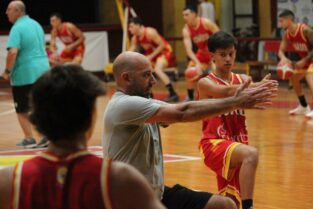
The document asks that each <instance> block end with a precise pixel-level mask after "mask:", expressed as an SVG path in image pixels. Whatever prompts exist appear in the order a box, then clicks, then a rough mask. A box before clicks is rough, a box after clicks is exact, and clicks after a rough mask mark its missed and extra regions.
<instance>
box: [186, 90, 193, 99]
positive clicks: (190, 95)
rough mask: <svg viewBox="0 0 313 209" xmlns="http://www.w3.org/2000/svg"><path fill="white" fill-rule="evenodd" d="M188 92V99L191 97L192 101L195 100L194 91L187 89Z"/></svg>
mask: <svg viewBox="0 0 313 209" xmlns="http://www.w3.org/2000/svg"><path fill="white" fill-rule="evenodd" d="M187 92H188V97H189V98H190V99H194V98H193V89H187Z"/></svg>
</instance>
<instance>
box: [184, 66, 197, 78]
mask: <svg viewBox="0 0 313 209" xmlns="http://www.w3.org/2000/svg"><path fill="white" fill-rule="evenodd" d="M198 75H199V73H198V68H196V67H189V68H187V69H186V70H185V78H187V79H190V80H192V79H196V78H197V77H198Z"/></svg>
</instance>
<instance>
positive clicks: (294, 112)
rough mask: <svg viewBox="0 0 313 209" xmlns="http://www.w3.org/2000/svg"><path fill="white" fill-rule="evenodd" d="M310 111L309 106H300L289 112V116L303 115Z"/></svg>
mask: <svg viewBox="0 0 313 209" xmlns="http://www.w3.org/2000/svg"><path fill="white" fill-rule="evenodd" d="M310 111H311V108H310V106H309V105H308V106H306V107H302V106H301V105H300V104H299V105H298V107H296V108H295V109H292V110H290V111H289V114H290V115H305V114H307V113H309V112H310Z"/></svg>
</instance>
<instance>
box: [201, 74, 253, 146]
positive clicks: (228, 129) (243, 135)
mask: <svg viewBox="0 0 313 209" xmlns="http://www.w3.org/2000/svg"><path fill="white" fill-rule="evenodd" d="M207 78H208V79H210V80H211V81H213V82H215V83H216V84H217V85H235V84H241V83H242V79H241V77H240V75H238V74H234V73H231V81H230V83H227V82H225V81H223V80H221V79H220V78H218V77H216V76H215V75H214V74H213V73H210V74H209V75H208V76H207ZM210 139H225V140H229V141H234V142H240V143H244V144H248V132H247V128H246V117H245V112H244V110H234V111H232V112H228V113H225V114H222V115H219V116H216V117H213V118H210V119H206V120H203V122H202V139H201V142H200V143H204V142H205V141H206V140H210Z"/></svg>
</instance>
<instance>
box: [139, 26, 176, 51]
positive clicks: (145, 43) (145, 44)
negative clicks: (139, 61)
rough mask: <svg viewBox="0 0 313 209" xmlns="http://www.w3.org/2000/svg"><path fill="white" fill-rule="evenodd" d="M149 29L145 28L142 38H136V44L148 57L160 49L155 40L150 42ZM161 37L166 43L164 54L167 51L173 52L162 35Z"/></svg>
mask: <svg viewBox="0 0 313 209" xmlns="http://www.w3.org/2000/svg"><path fill="white" fill-rule="evenodd" d="M148 29H149V28H148V27H145V28H144V34H143V36H142V37H139V36H136V43H137V44H138V45H140V46H141V47H142V48H143V49H144V50H145V54H146V55H148V54H151V53H152V52H153V50H155V49H156V48H157V47H158V44H157V43H155V42H154V41H153V40H150V39H149V38H148V37H147V30H148ZM159 36H160V37H161V39H162V41H163V43H164V49H163V52H167V51H168V52H172V47H171V45H170V44H169V43H168V42H167V41H166V40H165V38H164V37H162V36H161V35H160V34H159ZM163 52H161V53H163Z"/></svg>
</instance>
